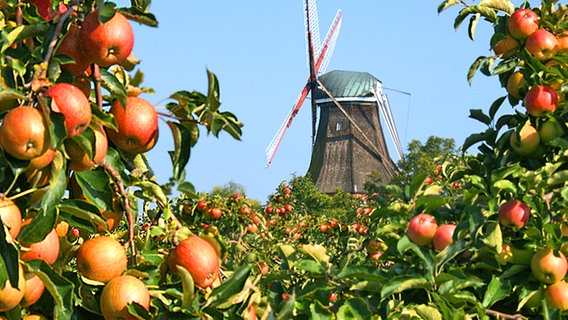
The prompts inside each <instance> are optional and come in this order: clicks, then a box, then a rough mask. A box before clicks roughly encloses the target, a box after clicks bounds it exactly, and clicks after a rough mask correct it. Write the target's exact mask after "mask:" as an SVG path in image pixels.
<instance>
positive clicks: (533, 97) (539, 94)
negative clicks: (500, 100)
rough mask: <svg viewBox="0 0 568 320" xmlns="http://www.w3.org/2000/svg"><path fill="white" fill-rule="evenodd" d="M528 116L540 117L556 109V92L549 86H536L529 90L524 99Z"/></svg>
mask: <svg viewBox="0 0 568 320" xmlns="http://www.w3.org/2000/svg"><path fill="white" fill-rule="evenodd" d="M524 104H525V107H526V108H527V111H528V113H529V114H531V115H532V116H535V117H540V116H542V115H544V114H545V113H549V112H550V113H552V112H554V111H556V108H557V107H558V92H557V91H556V90H555V89H554V88H553V87H551V86H546V85H538V86H534V87H532V88H530V89H529V91H528V92H527V94H526V95H525V99H524Z"/></svg>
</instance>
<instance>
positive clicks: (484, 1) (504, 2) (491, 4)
mask: <svg viewBox="0 0 568 320" xmlns="http://www.w3.org/2000/svg"><path fill="white" fill-rule="evenodd" d="M479 6H480V7H487V8H490V9H494V10H499V11H503V12H505V13H507V14H509V15H510V14H512V13H513V12H514V11H515V5H514V4H513V3H512V2H511V1H510V0H481V1H480V2H479Z"/></svg>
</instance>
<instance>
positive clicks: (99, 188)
mask: <svg viewBox="0 0 568 320" xmlns="http://www.w3.org/2000/svg"><path fill="white" fill-rule="evenodd" d="M75 177H76V179H77V183H78V184H79V186H80V187H81V190H82V191H83V194H84V195H85V197H86V198H87V199H88V200H89V201H90V202H91V203H93V204H94V205H95V206H97V207H98V208H99V209H101V210H113V203H112V198H113V194H114V192H113V190H112V187H111V185H110V183H109V177H108V175H107V174H106V173H105V172H104V171H103V170H100V169H96V170H88V171H83V172H75Z"/></svg>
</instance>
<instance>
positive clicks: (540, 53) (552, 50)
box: [525, 29, 558, 61]
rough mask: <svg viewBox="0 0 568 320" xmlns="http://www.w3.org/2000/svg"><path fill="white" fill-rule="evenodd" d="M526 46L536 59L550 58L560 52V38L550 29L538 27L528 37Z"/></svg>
mask: <svg viewBox="0 0 568 320" xmlns="http://www.w3.org/2000/svg"><path fill="white" fill-rule="evenodd" d="M525 48H526V49H527V51H528V52H529V53H530V54H531V55H533V56H534V57H535V58H536V59H538V60H540V61H545V60H549V59H550V58H552V57H553V56H554V55H556V53H557V52H558V39H556V36H555V35H553V34H552V33H550V32H549V31H548V30H544V29H538V30H536V31H535V32H534V33H533V34H531V35H530V36H529V37H528V38H527V41H526V42H525Z"/></svg>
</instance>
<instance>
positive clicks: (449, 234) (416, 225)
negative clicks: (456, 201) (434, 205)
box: [406, 213, 456, 252]
mask: <svg viewBox="0 0 568 320" xmlns="http://www.w3.org/2000/svg"><path fill="white" fill-rule="evenodd" d="M455 229H456V224H454V223H444V224H441V225H439V226H438V223H437V222H436V218H434V216H432V215H431V214H428V213H419V214H417V215H415V216H414V217H412V219H410V221H409V222H408V227H407V229H406V235H407V236H408V238H409V239H410V241H412V242H413V243H415V244H417V245H419V246H425V247H433V248H434V250H436V251H438V252H440V251H442V250H444V249H446V247H447V246H449V245H450V244H452V243H453V242H454V240H453V236H454V231H455Z"/></svg>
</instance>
